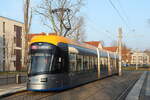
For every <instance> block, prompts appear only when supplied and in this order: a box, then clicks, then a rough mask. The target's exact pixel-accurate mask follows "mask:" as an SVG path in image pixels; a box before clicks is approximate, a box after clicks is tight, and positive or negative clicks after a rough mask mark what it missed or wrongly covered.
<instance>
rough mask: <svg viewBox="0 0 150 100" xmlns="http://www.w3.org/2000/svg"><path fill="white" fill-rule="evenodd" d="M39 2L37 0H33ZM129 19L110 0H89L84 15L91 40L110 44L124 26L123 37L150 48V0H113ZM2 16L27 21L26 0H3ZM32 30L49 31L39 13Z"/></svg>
mask: <svg viewBox="0 0 150 100" xmlns="http://www.w3.org/2000/svg"><path fill="white" fill-rule="evenodd" d="M32 1H33V2H34V3H33V4H34V5H35V2H36V1H37V0H32ZM111 1H113V3H114V5H115V6H116V7H117V9H118V10H119V12H120V13H121V15H122V16H123V17H124V19H125V20H126V23H125V22H123V21H122V20H121V18H120V17H119V15H118V14H117V12H116V11H115V10H114V9H113V7H112V6H111V4H110V3H109V0H85V6H84V7H83V8H82V11H81V15H83V16H85V22H86V28H85V29H86V35H87V40H89V41H90V40H103V41H104V42H105V44H106V45H107V46H108V45H109V44H110V43H111V42H112V41H113V40H116V39H117V28H118V27H122V28H123V41H124V42H125V43H126V44H127V45H128V46H129V47H131V48H134V49H135V48H140V49H146V48H150V24H148V22H147V20H148V19H150V12H149V11H150V6H149V5H150V0H111ZM0 16H5V17H8V18H12V19H15V20H18V21H22V22H23V0H1V1H0ZM33 18H34V20H33V26H32V30H31V31H32V32H33V33H38V32H48V29H46V28H45V27H44V26H43V25H42V23H41V21H40V19H39V17H37V16H34V17H33Z"/></svg>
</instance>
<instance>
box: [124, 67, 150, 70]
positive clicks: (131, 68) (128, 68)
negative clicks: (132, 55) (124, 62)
mask: <svg viewBox="0 0 150 100" xmlns="http://www.w3.org/2000/svg"><path fill="white" fill-rule="evenodd" d="M122 69H123V70H129V71H150V67H138V68H137V69H136V67H132V66H131V67H130V66H129V67H122Z"/></svg>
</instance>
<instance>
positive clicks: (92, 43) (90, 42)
mask: <svg viewBox="0 0 150 100" xmlns="http://www.w3.org/2000/svg"><path fill="white" fill-rule="evenodd" d="M84 43H87V44H90V45H93V46H95V47H98V46H99V45H101V44H102V42H101V41H88V42H84Z"/></svg>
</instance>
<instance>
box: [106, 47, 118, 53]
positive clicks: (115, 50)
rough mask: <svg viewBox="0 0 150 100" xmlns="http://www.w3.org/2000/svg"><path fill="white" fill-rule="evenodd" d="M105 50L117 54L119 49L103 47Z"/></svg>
mask: <svg viewBox="0 0 150 100" xmlns="http://www.w3.org/2000/svg"><path fill="white" fill-rule="evenodd" d="M103 49H104V50H107V51H111V52H117V49H118V47H103Z"/></svg>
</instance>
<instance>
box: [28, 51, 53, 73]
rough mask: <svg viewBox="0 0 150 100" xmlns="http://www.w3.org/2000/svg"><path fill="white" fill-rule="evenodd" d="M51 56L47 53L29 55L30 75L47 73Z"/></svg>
mask: <svg viewBox="0 0 150 100" xmlns="http://www.w3.org/2000/svg"><path fill="white" fill-rule="evenodd" d="M51 59H52V55H51V54H47V53H35V54H32V55H31V71H30V73H41V72H49V71H50V70H49V68H50V64H51Z"/></svg>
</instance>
